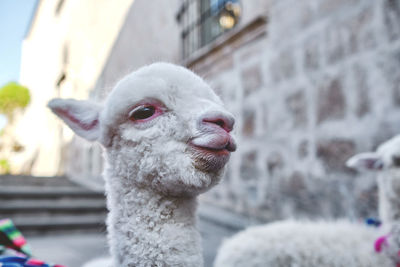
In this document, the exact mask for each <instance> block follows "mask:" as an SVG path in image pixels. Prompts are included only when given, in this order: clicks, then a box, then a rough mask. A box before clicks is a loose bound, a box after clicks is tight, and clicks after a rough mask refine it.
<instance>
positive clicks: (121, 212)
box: [106, 177, 203, 267]
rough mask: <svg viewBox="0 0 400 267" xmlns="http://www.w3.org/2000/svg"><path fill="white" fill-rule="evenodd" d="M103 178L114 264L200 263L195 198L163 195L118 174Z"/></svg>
mask: <svg viewBox="0 0 400 267" xmlns="http://www.w3.org/2000/svg"><path fill="white" fill-rule="evenodd" d="M106 180H107V181H106V186H107V194H108V195H107V198H108V199H107V200H108V207H109V210H110V213H109V215H108V231H109V240H110V246H111V254H112V256H113V258H114V265H115V266H194V267H195V266H202V265H203V259H202V258H203V257H202V250H201V239H200V234H199V232H198V230H197V229H196V198H195V197H192V198H174V197H167V196H162V195H160V194H157V193H155V192H154V191H151V190H147V189H145V188H138V187H136V186H133V185H132V184H129V179H121V178H120V177H111V179H106ZM124 181H125V182H124Z"/></svg>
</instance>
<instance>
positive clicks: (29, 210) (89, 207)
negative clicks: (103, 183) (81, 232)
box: [0, 201, 107, 216]
mask: <svg viewBox="0 0 400 267" xmlns="http://www.w3.org/2000/svg"><path fill="white" fill-rule="evenodd" d="M105 212H107V208H106V203H105V202H104V201H97V202H89V201H83V202H81V203H79V202H77V201H74V202H72V201H58V202H52V201H47V202H43V201H41V202H38V201H30V202H17V203H15V202H14V203H1V204H0V214H1V216H5V215H12V214H18V213H22V214H38V213H49V214H66V213H68V214H71V213H72V214H78V213H79V214H82V213H83V214H85V213H86V214H87V213H105Z"/></svg>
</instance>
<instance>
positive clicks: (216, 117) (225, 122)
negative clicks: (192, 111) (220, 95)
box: [201, 112, 235, 133]
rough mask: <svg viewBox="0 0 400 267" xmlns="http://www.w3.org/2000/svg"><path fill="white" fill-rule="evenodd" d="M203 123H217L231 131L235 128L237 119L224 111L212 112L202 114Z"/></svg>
mask: <svg viewBox="0 0 400 267" xmlns="http://www.w3.org/2000/svg"><path fill="white" fill-rule="evenodd" d="M201 123H202V124H203V125H214V126H215V125H217V126H218V127H220V128H222V129H224V130H225V131H226V132H227V133H229V132H231V131H232V129H233V125H234V124H235V119H234V118H233V116H232V115H230V114H226V113H222V112H212V113H207V114H205V115H204V116H202V119H201Z"/></svg>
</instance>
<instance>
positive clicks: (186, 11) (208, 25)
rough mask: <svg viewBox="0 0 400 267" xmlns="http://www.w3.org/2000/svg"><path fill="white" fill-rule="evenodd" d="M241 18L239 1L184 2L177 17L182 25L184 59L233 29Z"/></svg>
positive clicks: (200, 0)
mask: <svg viewBox="0 0 400 267" xmlns="http://www.w3.org/2000/svg"><path fill="white" fill-rule="evenodd" d="M239 17H240V5H239V2H238V0H184V1H183V4H182V6H181V8H180V10H179V12H178V15H177V20H178V21H179V22H180V23H181V25H182V36H181V37H182V48H183V58H187V57H188V56H190V55H191V54H193V53H194V52H195V51H197V50H198V49H199V48H201V47H203V46H205V45H207V44H209V43H211V42H212V41H213V40H215V39H216V38H217V37H218V36H220V35H221V34H222V33H224V32H226V31H227V30H229V29H231V28H233V27H234V26H235V25H236V24H237V22H238V19H239Z"/></svg>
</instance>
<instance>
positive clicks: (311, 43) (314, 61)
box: [303, 36, 321, 71]
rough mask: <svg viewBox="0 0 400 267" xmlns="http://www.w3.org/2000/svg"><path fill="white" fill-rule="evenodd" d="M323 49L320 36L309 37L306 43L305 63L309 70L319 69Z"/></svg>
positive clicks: (305, 67)
mask: <svg viewBox="0 0 400 267" xmlns="http://www.w3.org/2000/svg"><path fill="white" fill-rule="evenodd" d="M320 59H321V51H320V40H319V38H318V36H312V37H310V38H308V39H307V40H306V41H305V43H304V51H303V64H304V69H306V70H308V71H312V70H317V69H318V68H319V66H320V64H321V63H320Z"/></svg>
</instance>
